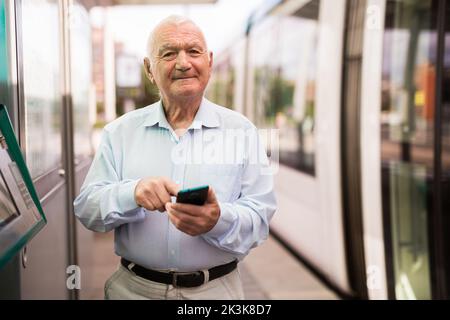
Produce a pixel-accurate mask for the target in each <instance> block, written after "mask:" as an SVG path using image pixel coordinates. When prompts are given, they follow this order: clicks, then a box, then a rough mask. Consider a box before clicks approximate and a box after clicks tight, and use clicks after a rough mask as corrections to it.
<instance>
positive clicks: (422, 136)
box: [380, 0, 437, 299]
mask: <svg viewBox="0 0 450 320" xmlns="http://www.w3.org/2000/svg"><path fill="white" fill-rule="evenodd" d="M436 4H437V1H434V0H395V1H394V0H388V1H387V5H386V24H385V33H384V40H383V41H384V49H383V70H382V90H383V92H382V97H383V102H382V105H381V106H380V108H381V159H382V161H381V163H382V191H383V208H384V210H385V211H387V212H386V216H388V217H389V220H388V223H389V225H388V226H387V228H388V230H389V232H390V234H391V237H390V238H391V239H390V240H391V241H390V243H389V244H388V246H389V247H390V248H391V249H392V250H391V251H392V256H391V257H390V258H391V259H392V271H393V276H394V282H395V283H394V284H393V285H394V287H395V288H394V291H395V292H394V294H395V298H397V299H416V298H417V299H430V298H431V278H430V264H429V258H430V255H429V245H428V236H429V235H428V229H427V224H428V219H429V217H430V215H431V214H432V208H433V206H432V199H431V198H432V197H431V196H430V195H431V194H432V187H433V181H434V177H433V172H434V130H435V120H434V111H435V110H434V108H435V86H436V59H437V56H436V53H437V50H436V46H437V26H436V20H437V19H436V8H437V6H436Z"/></svg>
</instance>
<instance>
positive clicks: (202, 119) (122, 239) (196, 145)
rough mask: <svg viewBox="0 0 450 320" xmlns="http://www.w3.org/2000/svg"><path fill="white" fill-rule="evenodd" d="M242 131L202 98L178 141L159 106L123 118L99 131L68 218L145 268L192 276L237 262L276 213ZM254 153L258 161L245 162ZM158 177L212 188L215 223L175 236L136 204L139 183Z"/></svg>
mask: <svg viewBox="0 0 450 320" xmlns="http://www.w3.org/2000/svg"><path fill="white" fill-rule="evenodd" d="M243 131H245V132H256V128H255V126H254V125H253V124H252V123H251V122H250V121H249V120H248V119H246V118H245V117H244V116H242V115H241V114H239V113H237V112H235V111H232V110H229V109H227V108H224V107H221V106H218V105H216V104H214V103H212V102H210V101H208V100H207V99H205V98H204V99H203V100H202V103H201V105H200V108H199V110H198V111H197V114H196V115H195V118H194V121H193V123H192V124H191V126H190V127H189V128H188V130H187V131H186V133H185V134H183V135H182V136H181V137H178V136H177V135H176V134H175V133H174V131H173V130H172V128H171V126H170V125H169V123H168V122H167V119H166V117H165V113H164V110H163V107H162V103H161V102H160V101H159V102H157V103H154V104H152V105H150V106H147V107H145V108H142V109H138V110H135V111H132V112H129V113H127V114H125V115H123V116H122V117H120V118H118V119H116V120H115V121H113V122H111V123H109V124H108V125H106V126H105V128H104V129H103V133H102V139H101V142H100V145H99V148H98V150H97V152H96V154H95V157H94V160H93V162H92V165H91V167H90V169H89V172H88V174H87V176H86V179H85V181H84V184H83V186H82V187H81V191H80V194H79V196H78V197H77V198H76V199H75V201H74V206H75V214H76V216H77V217H78V219H79V220H80V221H81V223H82V224H83V225H85V226H86V227H87V228H89V229H91V230H93V231H98V232H107V231H109V230H112V229H114V230H115V251H116V254H117V255H119V256H121V257H124V258H126V259H128V260H130V261H132V262H134V263H136V264H139V265H142V266H144V267H146V268H150V269H156V270H174V271H175V270H176V271H194V270H202V269H206V268H211V267H214V266H217V265H221V264H224V263H227V262H230V261H232V260H234V259H235V258H238V259H239V260H241V259H242V258H243V257H245V255H247V254H248V252H249V250H250V249H251V248H253V247H256V246H257V245H259V244H260V243H261V242H262V241H263V240H265V239H266V238H267V236H268V233H269V221H270V219H271V218H272V216H273V214H274V213H275V210H276V200H275V196H274V192H273V175H272V174H268V173H267V172H265V171H264V170H265V169H267V166H268V160H267V156H266V154H265V151H264V147H262V143H261V142H260V139H258V138H254V139H247V138H244V137H243V136H242V135H241V133H242V132H243ZM228 133H230V134H228ZM236 133H237V134H236ZM233 134H234V135H235V136H234V138H233V139H229V136H232V135H233ZM225 136H226V137H227V138H223V137H225ZM255 136H256V135H254V136H253V137H255ZM261 150H262V152H261ZM255 154H258V155H259V159H258V161H251V159H252V156H253V155H255ZM230 159H231V161H229V160H230ZM261 160H262V161H261ZM163 176H164V177H168V178H170V179H171V180H173V181H174V182H175V183H177V184H178V185H179V186H180V188H181V189H183V188H192V187H197V186H200V185H209V186H211V187H212V188H213V189H214V191H215V194H216V197H217V200H218V202H219V206H220V218H219V220H218V222H217V224H216V225H215V226H214V227H213V229H211V230H210V231H209V232H207V233H205V234H202V235H200V236H195V237H193V236H190V235H188V234H185V233H183V232H181V231H180V230H178V229H177V228H176V227H175V226H174V225H173V224H172V223H171V222H170V220H169V218H168V215H167V212H163V213H161V212H159V211H148V210H146V209H144V208H141V207H138V206H137V204H136V202H135V198H134V190H135V188H136V185H137V183H138V182H139V180H140V179H141V178H145V177H163ZM174 200H175V199H174V198H172V201H174Z"/></svg>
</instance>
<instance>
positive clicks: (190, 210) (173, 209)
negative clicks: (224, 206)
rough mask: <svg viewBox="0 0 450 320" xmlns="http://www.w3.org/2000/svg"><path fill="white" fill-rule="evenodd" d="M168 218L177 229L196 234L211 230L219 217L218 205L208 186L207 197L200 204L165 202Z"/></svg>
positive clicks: (192, 234)
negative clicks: (202, 203) (203, 202)
mask: <svg viewBox="0 0 450 320" xmlns="http://www.w3.org/2000/svg"><path fill="white" fill-rule="evenodd" d="M166 209H167V213H168V214H169V219H170V221H172V223H173V224H174V226H175V227H177V229H178V230H180V231H183V232H184V233H187V234H189V235H191V236H198V235H200V234H203V233H206V232H208V231H209V230H211V229H212V228H213V227H214V226H215V225H216V223H217V221H218V220H219V217H220V207H219V203H218V202H217V199H216V195H215V194H214V191H213V190H212V189H211V187H209V190H208V198H206V202H205V204H204V205H202V206H196V205H193V204H186V203H166Z"/></svg>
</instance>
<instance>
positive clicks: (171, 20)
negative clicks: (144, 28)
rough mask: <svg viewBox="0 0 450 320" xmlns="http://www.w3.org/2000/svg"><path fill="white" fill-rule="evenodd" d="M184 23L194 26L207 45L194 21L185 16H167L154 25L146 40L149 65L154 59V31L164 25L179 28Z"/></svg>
mask: <svg viewBox="0 0 450 320" xmlns="http://www.w3.org/2000/svg"><path fill="white" fill-rule="evenodd" d="M184 23H189V24H192V25H194V26H195V27H196V28H197V29H198V30H199V31H200V34H201V35H202V37H203V40H204V42H205V45H207V44H206V40H205V36H204V35H203V32H202V30H201V29H200V28H199V27H198V26H197V24H195V22H194V21H192V20H191V19H189V18H188V17H185V16H180V15H171V16H168V17H167V18H164V19H163V20H161V21H160V22H159V23H158V24H157V25H156V27H155V28H154V29H153V30H152V31H151V32H150V35H149V36H148V40H147V56H148V58H149V59H150V62H151V63H153V58H154V54H153V53H154V52H153V50H154V49H155V48H154V46H155V38H156V31H157V30H158V29H159V28H160V27H161V26H163V25H166V24H168V25H175V26H179V25H181V24H184ZM206 51H208V48H206ZM208 57H209V55H208Z"/></svg>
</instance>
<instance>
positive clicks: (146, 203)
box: [134, 177, 180, 212]
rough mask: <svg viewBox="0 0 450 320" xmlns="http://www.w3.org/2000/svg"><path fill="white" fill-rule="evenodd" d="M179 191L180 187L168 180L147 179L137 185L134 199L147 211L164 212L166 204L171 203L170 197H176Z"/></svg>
mask: <svg viewBox="0 0 450 320" xmlns="http://www.w3.org/2000/svg"><path fill="white" fill-rule="evenodd" d="M179 189H180V188H179V186H178V185H177V184H176V183H175V182H173V181H172V180H170V179H168V178H164V177H162V178H161V177H159V178H145V179H142V180H141V181H139V183H138V184H137V186H136V189H135V190H134V198H135V200H136V203H137V204H138V205H139V206H141V207H144V208H145V209H147V210H151V211H153V210H158V211H159V212H164V211H165V210H166V209H165V205H166V203H170V197H171V196H176V195H177V193H178V190H179Z"/></svg>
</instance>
